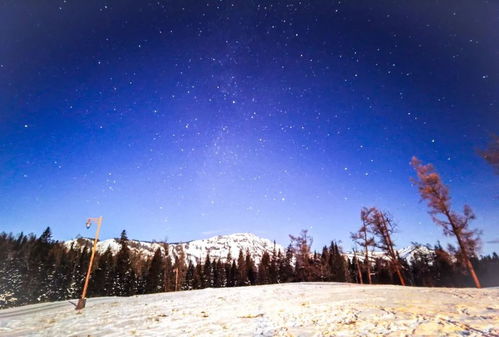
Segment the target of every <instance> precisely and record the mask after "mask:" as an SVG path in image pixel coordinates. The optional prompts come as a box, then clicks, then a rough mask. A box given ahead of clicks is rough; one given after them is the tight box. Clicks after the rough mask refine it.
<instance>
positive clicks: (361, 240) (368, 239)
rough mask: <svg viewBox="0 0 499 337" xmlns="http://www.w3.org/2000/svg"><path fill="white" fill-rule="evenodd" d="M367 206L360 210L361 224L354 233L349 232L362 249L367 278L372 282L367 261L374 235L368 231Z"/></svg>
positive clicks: (369, 265)
mask: <svg viewBox="0 0 499 337" xmlns="http://www.w3.org/2000/svg"><path fill="white" fill-rule="evenodd" d="M366 217H367V208H363V209H362V210H361V211H360V219H361V221H362V226H360V228H359V230H358V231H357V232H355V233H350V236H351V238H352V240H353V241H354V242H355V243H356V244H358V245H359V246H360V247H362V248H363V250H364V264H365V266H366V270H367V280H368V281H369V284H372V279H371V263H370V261H369V248H370V247H373V246H374V237H372V236H371V233H370V232H369V227H368V225H367V222H366V220H367V218H366Z"/></svg>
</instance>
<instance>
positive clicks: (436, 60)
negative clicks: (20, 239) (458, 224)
mask: <svg viewBox="0 0 499 337" xmlns="http://www.w3.org/2000/svg"><path fill="white" fill-rule="evenodd" d="M0 22H1V23H0V103H1V104H0V168H1V170H0V214H1V215H2V217H1V221H0V229H1V230H6V231H13V232H20V231H25V232H30V231H34V232H36V233H40V232H41V231H42V230H43V228H45V227H46V226H48V225H49V226H51V227H52V229H53V232H54V235H55V238H57V239H68V238H72V237H74V236H75V235H77V234H82V235H89V234H90V233H89V232H86V231H85V229H84V226H83V223H84V221H85V219H86V218H87V217H89V216H99V215H102V216H104V227H103V236H104V237H105V238H109V237H116V236H118V235H119V233H120V231H121V229H126V230H127V231H128V233H129V236H130V237H132V238H137V239H164V238H166V237H167V238H168V239H169V240H171V241H180V240H189V239H195V238H203V237H206V236H209V235H216V234H228V233H233V232H253V233H255V234H258V235H261V236H264V237H267V238H269V239H276V240H277V241H278V242H281V243H283V244H286V243H287V234H289V233H297V232H299V230H300V229H302V228H308V229H309V230H310V233H311V235H312V236H313V237H314V239H315V243H316V245H317V247H319V246H320V245H323V244H327V243H328V241H329V240H332V239H336V240H342V242H343V245H344V247H345V248H350V247H351V243H350V240H349V239H348V237H349V232H350V231H353V230H355V229H356V228H357V227H358V226H359V212H360V208H361V207H362V206H378V207H380V208H382V209H386V210H388V211H390V212H391V213H392V215H393V216H394V218H395V220H396V221H397V223H398V225H399V232H398V233H397V234H396V236H395V239H396V242H397V244H398V245H399V246H404V245H406V244H409V243H410V242H411V241H419V242H425V243H426V242H428V243H432V244H433V243H436V241H437V240H442V241H443V242H447V241H446V240H445V239H444V238H443V235H442V233H441V229H440V228H438V227H437V226H435V225H434V224H433V223H432V222H431V219H430V217H429V216H428V214H427V208H426V205H425V204H424V203H420V202H419V195H418V194H417V190H416V188H415V187H414V186H411V183H410V181H409V178H410V177H411V176H414V173H413V171H412V169H411V167H410V166H409V160H410V158H411V157H412V156H413V155H416V156H418V157H419V158H420V159H422V160H423V161H424V162H430V163H433V164H434V165H435V166H436V168H437V170H438V171H439V172H440V173H441V174H442V177H443V179H444V181H445V183H446V184H448V186H449V187H450V190H451V195H452V196H453V206H454V207H455V208H456V210H457V209H461V208H462V206H463V204H465V203H468V204H469V205H470V206H471V207H472V208H473V209H474V211H475V213H476V214H477V220H476V221H475V222H474V227H478V228H481V229H482V230H483V231H484V241H485V243H484V251H485V252H490V251H492V250H497V244H495V245H494V244H493V243H486V241H490V240H493V239H497V238H499V226H498V224H499V212H498V203H499V200H498V199H497V186H498V179H497V176H494V174H493V171H492V169H491V168H490V167H488V166H487V164H486V163H485V162H484V161H483V160H482V159H481V158H480V157H479V156H477V154H476V150H477V149H478V148H482V147H484V146H485V145H486V144H487V142H488V139H489V137H490V135H491V134H492V133H499V108H498V105H499V3H498V2H496V1H345V2H339V1H232V2H230V1H208V2H201V1H185V0H184V1H157V2H148V1H123V0H120V1H70V0H65V1H2V3H1V4H0Z"/></svg>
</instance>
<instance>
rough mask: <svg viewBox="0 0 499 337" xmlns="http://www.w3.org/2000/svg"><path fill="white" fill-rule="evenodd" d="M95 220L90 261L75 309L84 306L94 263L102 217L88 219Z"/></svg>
mask: <svg viewBox="0 0 499 337" xmlns="http://www.w3.org/2000/svg"><path fill="white" fill-rule="evenodd" d="M95 220H96V221H97V231H96V232H95V239H94V245H93V247H92V255H91V256H90V263H89V264H88V270H87V276H86V277H85V284H84V286H83V292H82V293H81V298H80V299H79V300H78V304H77V305H76V308H75V309H76V310H80V309H83V308H85V304H86V302H87V289H88V282H89V281H90V274H91V273H92V264H93V263H94V257H95V251H96V250H97V241H98V240H99V233H100V227H101V225H102V217H101V216H100V217H98V218H90V219H88V221H95Z"/></svg>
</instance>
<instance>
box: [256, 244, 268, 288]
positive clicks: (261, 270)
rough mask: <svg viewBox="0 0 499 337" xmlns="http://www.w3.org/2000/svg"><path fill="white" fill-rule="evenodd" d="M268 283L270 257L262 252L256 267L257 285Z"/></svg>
mask: <svg viewBox="0 0 499 337" xmlns="http://www.w3.org/2000/svg"><path fill="white" fill-rule="evenodd" d="M269 283H270V255H269V253H268V252H266V251H265V252H263V255H262V260H261V261H260V264H259V266H258V284H269Z"/></svg>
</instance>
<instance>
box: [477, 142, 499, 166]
mask: <svg viewBox="0 0 499 337" xmlns="http://www.w3.org/2000/svg"><path fill="white" fill-rule="evenodd" d="M478 154H479V155H480V156H481V157H482V158H483V159H485V160H486V161H487V162H488V163H489V164H490V165H491V166H492V167H493V168H494V171H495V173H496V174H499V136H497V135H493V136H492V140H491V142H490V144H489V146H488V147H487V148H486V149H485V150H480V151H478Z"/></svg>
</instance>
